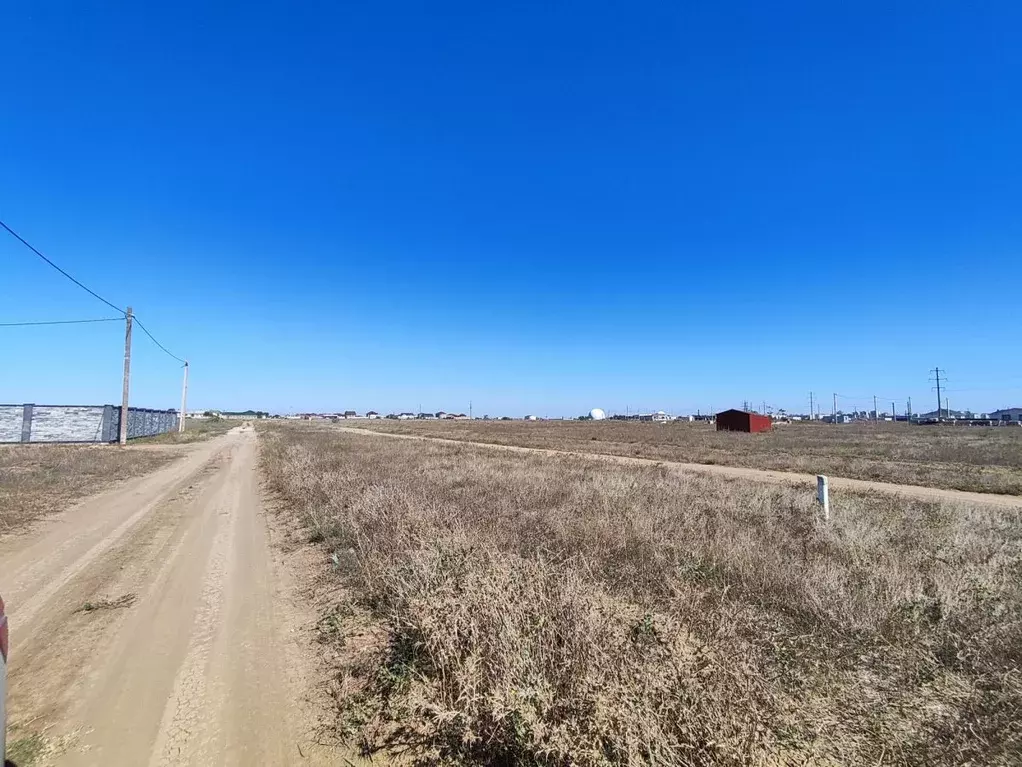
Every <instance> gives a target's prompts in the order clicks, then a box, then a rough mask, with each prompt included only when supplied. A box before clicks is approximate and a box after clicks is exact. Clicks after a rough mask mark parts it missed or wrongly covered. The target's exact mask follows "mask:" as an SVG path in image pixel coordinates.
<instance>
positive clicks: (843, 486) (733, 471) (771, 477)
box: [340, 427, 1022, 508]
mask: <svg viewBox="0 0 1022 767" xmlns="http://www.w3.org/2000/svg"><path fill="white" fill-rule="evenodd" d="M340 429H341V431H347V432H350V433H352V434H371V435H373V436H376V437H386V438H390V439H413V440H415V439H417V440H425V441H427V442H439V443H442V444H448V445H473V446H475V447H486V448H491V449H493V450H505V451H510V452H519V453H532V454H535V453H545V454H547V455H573V456H578V457H580V458H590V459H593V460H597V461H611V462H615V463H626V464H635V465H645V466H650V465H654V464H661V465H664V466H670V467H671V468H673V469H676V470H678V471H688V472H698V473H700V474H715V475H717V476H724V477H735V478H739V479H751V480H754V481H759V482H777V483H783V484H794V485H810V486H812V487H815V486H816V475H814V474H799V473H797V472H789V471H773V470H770V469H749V468H744V467H741V466H720V465H718V464H703V463H681V462H678V461H663V460H659V459H655V458H633V457H631V456H625V455H612V454H608V453H583V452H576V451H572V450H552V449H549V448H542V447H524V446H521V445H498V444H494V443H492V442H470V441H468V440H460V439H447V438H444V437H424V436H419V435H416V434H391V433H388V432H382V431H374V430H372V429H358V428H348V427H340ZM829 484H830V487H831V489H832V490H851V491H853V492H860V493H862V492H875V493H891V494H894V495H902V496H905V497H907V498H918V499H920V500H924V501H945V502H951V503H966V504H987V505H993V506H1001V507H1011V508H1018V507H1022V497H1020V496H1017V495H997V494H995V493H970V492H967V491H965V490H945V489H943V488H938V487H920V486H919V485H897V484H893V483H891V482H873V481H870V480H865V479H847V478H845V477H830V478H829Z"/></svg>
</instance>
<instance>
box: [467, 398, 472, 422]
mask: <svg viewBox="0 0 1022 767" xmlns="http://www.w3.org/2000/svg"><path fill="white" fill-rule="evenodd" d="M468 420H470V421H471V420H472V400H469V401H468Z"/></svg>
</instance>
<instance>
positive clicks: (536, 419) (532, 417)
mask: <svg viewBox="0 0 1022 767" xmlns="http://www.w3.org/2000/svg"><path fill="white" fill-rule="evenodd" d="M525 420H526V421H538V420H539V418H537V417H536V416H534V415H527V416H525Z"/></svg>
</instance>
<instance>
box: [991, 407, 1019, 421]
mask: <svg viewBox="0 0 1022 767" xmlns="http://www.w3.org/2000/svg"><path fill="white" fill-rule="evenodd" d="M990 420H991V421H1000V422H1002V423H1022V407H1009V408H1005V409H1004V410H995V411H994V412H992V413H991V414H990Z"/></svg>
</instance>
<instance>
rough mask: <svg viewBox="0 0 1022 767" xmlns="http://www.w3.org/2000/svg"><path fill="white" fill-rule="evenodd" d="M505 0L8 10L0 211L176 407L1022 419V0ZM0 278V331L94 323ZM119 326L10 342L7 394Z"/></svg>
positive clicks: (71, 385) (22, 280)
mask: <svg viewBox="0 0 1022 767" xmlns="http://www.w3.org/2000/svg"><path fill="white" fill-rule="evenodd" d="M497 5H498V4H493V3H468V2H465V3H435V2H430V3H427V2H418V3H411V2H390V3H332V2H310V3H282V2H280V3H265V2H263V3H260V2H251V3H232V4H227V3H222V2H201V3H200V2H190V1H187V0H186V1H185V2H178V3H173V4H171V3H128V2H105V3H94V4H88V5H82V4H81V3H73V2H70V1H69V0H68V1H66V2H60V1H57V2H50V3H43V4H40V3H29V2H25V0H20V1H19V2H16V3H14V4H13V5H11V6H9V7H8V8H7V9H6V13H5V23H4V25H3V30H2V32H0V35H2V42H0V69H2V71H3V72H4V73H5V78H4V81H5V98H4V101H3V105H2V106H0V218H2V219H3V220H4V221H6V222H7V223H8V224H10V225H11V226H12V227H14V228H15V229H17V230H18V231H19V232H20V233H21V234H22V235H23V236H25V237H26V238H27V239H28V240H29V241H31V242H32V243H33V244H34V245H36V246H37V247H39V248H40V249H41V250H42V251H43V252H44V253H46V254H47V255H48V256H50V257H51V258H53V259H54V260H55V261H57V262H58V263H60V264H61V265H62V266H63V267H64V268H66V269H67V270H68V271H70V272H71V273H72V274H74V275H76V276H77V277H78V278H79V279H81V280H82V281H83V282H85V283H86V284H88V285H90V286H91V287H93V288H94V289H96V290H97V291H98V292H99V293H101V294H102V295H104V296H106V297H107V298H109V299H110V300H111V301H113V302H114V303H116V304H119V305H124V304H131V305H132V306H133V307H134V309H135V311H136V312H137V313H138V315H139V316H140V317H141V318H142V319H143V321H144V322H145V323H146V325H147V326H148V327H149V328H150V330H152V331H153V332H154V334H155V335H156V336H157V337H158V338H159V339H160V340H161V341H162V342H163V343H164V344H165V345H166V346H167V347H168V348H169V349H170V350H171V351H172V352H174V353H175V354H177V355H179V356H182V357H187V358H188V359H189V360H190V361H191V363H192V386H191V396H190V402H191V404H193V405H195V406H197V407H224V408H247V407H255V408H262V409H270V410H281V411H286V410H321V409H331V410H332V409H346V408H354V409H358V410H365V409H368V408H374V409H377V410H391V409H409V410H411V409H415V408H417V407H419V406H420V405H421V406H422V407H423V408H425V409H432V410H435V409H441V408H442V409H446V410H467V409H468V403H469V401H470V400H471V401H472V402H473V404H474V412H475V413H476V414H482V413H491V414H497V413H505V412H506V413H509V414H514V415H521V414H523V413H525V412H532V413H538V414H541V415H546V414H548V415H561V414H566V415H573V414H577V413H580V412H584V411H585V410H588V408H590V407H592V406H595V405H599V406H602V407H604V408H607V409H609V410H624V409H625V408H626V407H630V408H642V409H652V408H662V409H665V410H689V409H691V410H693V411H694V410H695V409H697V408H699V409H703V410H706V409H709V408H710V407H714V408H723V407H725V406H732V405H736V404H741V402H742V401H743V400H745V399H748V400H750V401H753V402H756V403H759V402H762V401H766V402H767V403H768V404H770V405H772V406H774V407H786V408H788V409H795V410H798V409H801V410H805V409H806V408H807V407H808V402H807V400H808V392H809V391H810V390H814V391H816V392H817V394H818V396H820V397H822V398H823V400H824V404H825V407H824V409H825V410H827V409H829V403H830V395H831V393H832V392H835V391H836V392H841V393H843V394H846V395H848V397H847V399H845V400H843V401H842V402H841V403H840V404H841V405H843V406H844V407H846V408H850V407H851V406H852V405H853V404H859V405H860V406H865V405H866V404H867V403H866V402H865V401H862V398H864V397H868V396H869V395H872V394H873V393H877V394H879V395H881V397H883V398H884V399H886V400H887V404H888V406H889V399H890V398H891V397H895V398H897V400H898V403H899V404H898V407H899V409H901V408H902V407H904V401H905V399H906V398H907V397H908V396H911V397H912V398H913V406H914V409H916V410H920V409H925V408H929V407H932V400H933V399H934V397H933V395H932V394H931V392H930V383H929V382H928V380H927V377H928V374H927V370H928V369H930V368H933V367H934V366H935V365H940V366H941V367H942V368H946V369H947V370H948V375H949V376H950V379H951V382H950V384H949V388H950V390H951V391H950V396H951V398H952V402H951V405H952V407H957V406H966V405H968V406H971V407H973V408H976V409H992V408H995V407H999V406H1004V405H1009V404H1014V405H1019V404H1022V354H1019V336H1018V328H1019V321H1020V317H1022V311H1020V310H1019V308H1018V307H1019V299H1018V296H1019V291H1020V289H1022V272H1020V270H1019V268H1018V267H1019V264H1020V263H1022V258H1020V254H1022V214H1020V210H1022V205H1020V203H1022V143H1020V142H1019V141H1018V137H1019V136H1020V135H1022V99H1020V98H1019V82H1022V47H1020V46H1018V45H1017V30H1018V29H1019V27H1020V23H1022V7H1020V6H1018V4H1016V3H1008V2H1000V3H999V2H984V3H979V4H964V3H947V2H917V3H898V4H893V5H892V4H889V3H885V4H880V3H859V4H853V5H848V6H846V7H841V8H838V7H834V6H833V4H821V3H809V2H806V3H787V4H783V5H784V7H783V9H782V8H779V7H777V6H778V4H765V3H751V2H750V3H731V4H721V3H685V4H681V3H628V4H625V3H599V2H559V3H509V4H499V5H502V6H503V7H500V8H498V7H491V6H497ZM0 265H2V268H3V272H2V275H3V279H2V280H0V322H12V321H25V320H51V319H77V318H82V317H102V316H109V310H108V309H106V307H104V306H103V305H102V304H100V303H99V302H97V301H96V300H95V299H93V298H91V297H90V296H88V295H87V294H85V293H84V292H82V291H80V290H78V289H77V288H76V287H75V286H74V285H72V284H71V283H69V282H67V281H65V280H63V278H62V277H60V275H58V274H57V273H56V272H53V271H52V270H50V269H49V268H48V267H47V266H46V265H45V264H43V263H42V262H41V261H39V260H38V259H37V258H36V257H35V256H33V255H32V254H31V253H30V252H28V251H27V250H25V249H24V248H23V247H22V246H21V245H19V244H18V243H17V242H16V241H14V240H13V239H11V238H9V237H6V236H4V237H3V238H2V239H0ZM121 343H122V331H121V329H120V328H119V327H118V326H117V324H116V323H106V324H100V325H95V326H71V327H56V328H54V327H44V328H0V355H2V358H3V360H4V363H5V364H4V365H3V366H2V368H0V401H7V402H23V401H34V402H38V403H43V402H72V401H74V402H90V403H91V402H114V401H117V400H118V399H119V393H120V365H121V356H122V348H121ZM179 372H180V371H179V369H178V365H177V363H176V362H174V360H172V359H170V358H169V357H166V356H165V355H163V353H162V352H160V351H159V350H158V349H156V348H155V347H154V346H153V345H152V344H151V343H149V342H148V340H147V339H145V338H143V337H141V336H136V342H135V345H134V376H133V400H134V401H135V402H137V403H138V404H140V405H150V406H164V407H172V406H175V405H176V403H177V399H178V391H179V385H180V384H179Z"/></svg>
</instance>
